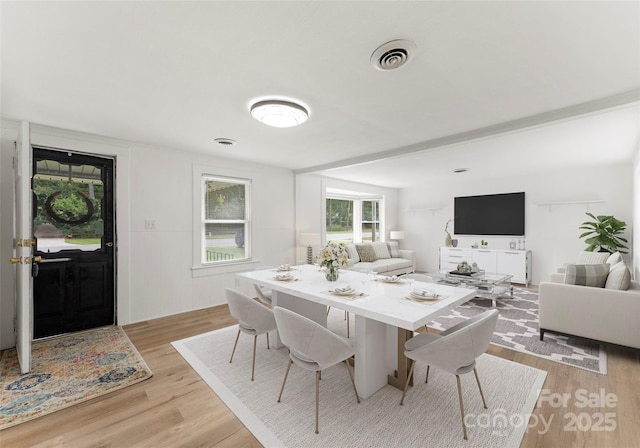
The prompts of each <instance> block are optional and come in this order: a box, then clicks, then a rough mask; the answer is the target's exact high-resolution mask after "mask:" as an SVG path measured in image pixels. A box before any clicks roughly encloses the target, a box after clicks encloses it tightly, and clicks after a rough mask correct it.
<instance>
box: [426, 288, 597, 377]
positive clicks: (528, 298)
mask: <svg viewBox="0 0 640 448" xmlns="http://www.w3.org/2000/svg"><path fill="white" fill-rule="evenodd" d="M490 307H491V300H488V299H482V298H480V297H476V298H474V299H472V300H470V301H469V302H467V303H466V304H464V305H461V306H459V307H458V308H456V309H455V310H453V312H452V314H450V315H448V316H442V317H440V318H438V319H437V320H436V321H434V322H432V323H431V324H430V325H429V326H430V327H432V328H435V329H437V330H444V329H446V328H449V327H452V326H453V325H455V324H457V323H458V322H461V321H463V320H465V319H468V318H470V317H473V316H475V315H476V314H480V313H482V312H483V311H485V310H486V309H487V308H490ZM496 307H497V309H498V311H499V313H500V316H499V318H498V324H497V325H496V331H495V332H494V334H493V339H492V341H491V342H492V343H493V344H495V345H499V346H501V347H506V348H510V349H512V350H516V351H519V352H522V353H527V354H530V355H534V356H539V357H541V358H545V359H549V360H551V361H555V362H559V363H562V364H568V365H570V366H574V367H579V368H581V369H585V370H589V371H592V372H597V373H600V374H603V375H606V373H607V352H606V351H605V349H604V346H602V345H601V344H598V343H595V342H591V341H586V340H584V339H581V338H574V337H570V336H559V335H555V334H551V333H545V335H544V341H541V340H540V333H539V327H538V294H536V293H535V292H532V291H528V290H525V289H519V288H514V297H513V298H510V297H508V296H504V297H501V298H499V299H498V300H497V305H496Z"/></svg>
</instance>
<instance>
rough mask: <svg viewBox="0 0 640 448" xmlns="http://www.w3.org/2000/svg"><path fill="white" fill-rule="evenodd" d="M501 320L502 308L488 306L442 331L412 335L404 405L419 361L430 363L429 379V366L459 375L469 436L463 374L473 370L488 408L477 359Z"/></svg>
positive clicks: (462, 405) (406, 354) (408, 354)
mask: <svg viewBox="0 0 640 448" xmlns="http://www.w3.org/2000/svg"><path fill="white" fill-rule="evenodd" d="M497 321H498V310H495V309H492V310H487V311H485V312H484V313H482V314H479V315H477V316H474V317H472V318H471V319H468V320H466V321H464V322H461V323H459V324H457V325H454V326H453V327H451V328H449V329H447V330H445V331H443V332H442V333H440V334H434V333H420V334H418V335H416V336H414V337H413V338H411V339H409V340H408V341H407V342H406V343H405V345H404V348H405V351H404V354H405V356H406V357H407V358H409V359H411V367H410V369H409V376H408V378H407V382H406V384H405V386H404V391H403V392H402V398H401V399H400V405H402V404H403V403H404V397H405V395H406V394H407V388H408V387H409V382H410V380H411V377H412V376H413V369H414V367H415V365H416V362H417V361H420V362H424V363H426V364H427V375H426V379H425V383H428V382H429V368H430V367H431V366H435V367H437V368H439V369H441V370H444V371H445V372H448V373H451V374H453V375H455V376H456V380H457V383H458V400H459V402H460V415H461V417H462V431H463V434H464V439H465V440H467V426H466V425H465V423H464V404H463V402H462V387H461V385H460V375H463V374H465V373H469V372H471V371H473V373H474V375H475V377H476V382H477V383H478V389H479V390H480V397H482V404H483V405H484V408H485V409H487V403H486V401H485V398H484V394H483V392H482V386H481V385H480V378H479V377H478V371H477V370H476V359H477V358H478V357H479V356H480V355H482V354H483V353H484V352H485V351H487V348H489V343H490V342H491V336H492V335H493V331H494V330H495V327H496V322H497Z"/></svg>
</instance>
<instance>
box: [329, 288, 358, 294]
mask: <svg viewBox="0 0 640 448" xmlns="http://www.w3.org/2000/svg"><path fill="white" fill-rule="evenodd" d="M329 292H330V293H331V294H335V295H337V296H352V295H354V294H355V293H356V290H355V289H353V288H350V289H348V290H346V291H336V290H335V289H332V290H331V291H329Z"/></svg>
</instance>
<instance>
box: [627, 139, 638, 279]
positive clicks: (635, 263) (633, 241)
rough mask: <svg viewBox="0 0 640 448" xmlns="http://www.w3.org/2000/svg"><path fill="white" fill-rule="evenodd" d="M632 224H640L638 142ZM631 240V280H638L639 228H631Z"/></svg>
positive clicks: (634, 169)
mask: <svg viewBox="0 0 640 448" xmlns="http://www.w3.org/2000/svg"><path fill="white" fill-rule="evenodd" d="M633 160H634V161H633V222H634V223H640V204H639V203H638V201H640V142H638V145H637V146H636V152H635V156H634V159H633ZM631 237H632V239H631V240H630V241H629V243H630V244H629V247H630V248H632V253H631V254H632V257H633V264H632V267H633V271H632V274H633V278H634V279H636V280H639V279H640V227H638V226H633V228H632V232H631Z"/></svg>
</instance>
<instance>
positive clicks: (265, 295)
mask: <svg viewBox="0 0 640 448" xmlns="http://www.w3.org/2000/svg"><path fill="white" fill-rule="evenodd" d="M265 269H275V268H274V267H273V266H260V267H257V268H255V269H254V271H262V270H265ZM253 287H254V288H255V289H256V293H258V300H260V301H261V302H262V303H266V304H267V305H269V306H271V305H272V303H271V302H272V296H273V291H271V290H270V289H269V288H265V287H264V286H260V285H257V284H256V283H254V284H253Z"/></svg>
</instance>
